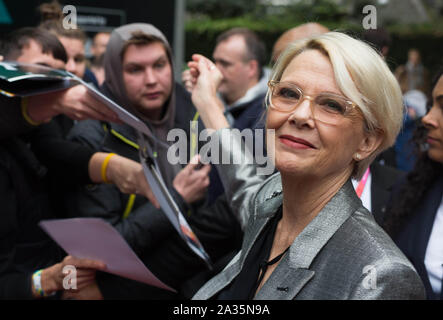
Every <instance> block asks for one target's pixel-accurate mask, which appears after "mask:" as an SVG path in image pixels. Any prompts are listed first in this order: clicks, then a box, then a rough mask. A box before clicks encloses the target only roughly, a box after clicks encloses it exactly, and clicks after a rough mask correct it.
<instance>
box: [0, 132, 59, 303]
mask: <svg viewBox="0 0 443 320" xmlns="http://www.w3.org/2000/svg"><path fill="white" fill-rule="evenodd" d="M45 173H46V170H45V168H44V166H42V165H41V163H39V161H38V160H37V159H36V157H35V155H34V154H33V153H32V151H31V150H30V149H29V148H28V147H27V145H26V144H25V143H24V142H23V141H22V140H20V139H18V138H11V139H9V140H8V141H2V142H1V143H0V199H1V203H2V222H1V223H0V298H1V299H31V298H32V291H31V276H32V273H34V272H35V271H37V270H39V269H43V268H46V267H49V266H51V265H53V264H55V263H57V262H59V261H60V260H61V257H62V255H61V252H60V250H59V249H58V247H57V246H56V244H55V243H54V242H53V241H52V240H51V239H49V237H48V236H47V235H46V234H45V233H44V232H43V230H42V229H41V228H40V227H39V226H38V222H39V221H41V220H44V219H50V218H52V217H53V215H52V210H51V207H50V204H49V197H48V192H47V185H46V181H45Z"/></svg>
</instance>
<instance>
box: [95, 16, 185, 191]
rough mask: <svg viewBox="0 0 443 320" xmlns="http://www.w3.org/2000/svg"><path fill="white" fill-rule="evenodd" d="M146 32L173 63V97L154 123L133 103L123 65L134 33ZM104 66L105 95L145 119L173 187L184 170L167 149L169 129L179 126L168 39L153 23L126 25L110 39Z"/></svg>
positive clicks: (150, 139)
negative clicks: (161, 43) (174, 163)
mask: <svg viewBox="0 0 443 320" xmlns="http://www.w3.org/2000/svg"><path fill="white" fill-rule="evenodd" d="M135 32H137V33H144V34H146V35H149V36H154V37H156V38H158V39H159V40H160V41H162V42H163V44H164V46H165V48H166V51H167V54H168V58H169V62H170V64H171V68H172V73H171V82H172V83H171V95H170V97H169V99H168V100H167V101H166V102H165V105H164V106H163V112H162V117H161V119H160V120H151V119H148V118H147V117H146V116H144V115H143V114H142V113H141V112H140V111H138V110H137V108H136V107H135V106H134V105H133V104H132V103H131V102H130V99H129V98H128V95H127V93H126V89H125V85H124V82H123V66H122V50H123V48H124V46H125V44H126V42H127V41H129V40H130V39H131V38H132V36H133V34H134V33H135ZM104 67H105V74H106V79H105V82H104V84H103V91H104V93H105V94H106V95H107V96H109V97H110V98H111V99H112V100H114V101H115V102H116V103H118V104H119V105H120V106H122V107H123V108H125V109H126V110H128V111H129V112H131V113H132V114H134V115H136V116H137V117H139V118H140V119H142V120H143V121H144V122H145V123H146V124H147V126H148V127H149V128H150V129H151V131H152V136H148V140H149V142H150V143H151V146H152V147H153V150H154V151H157V154H158V158H157V164H158V166H159V168H160V171H161V172H162V175H163V178H164V180H165V182H166V184H167V185H168V186H170V185H171V183H172V179H173V178H174V177H175V174H176V173H177V172H178V170H180V169H181V167H177V168H176V167H175V166H172V165H170V164H169V162H168V161H167V158H166V156H167V148H168V147H169V145H170V142H168V141H167V139H166V138H167V135H168V132H169V130H171V129H172V128H173V127H174V123H175V100H176V98H175V85H174V84H175V80H174V72H173V70H174V65H173V59H172V51H171V47H170V45H169V43H168V41H167V39H166V37H165V36H164V34H163V33H162V32H161V31H160V30H158V29H157V28H156V27H154V26H153V25H151V24H146V23H133V24H128V25H124V26H122V27H119V28H117V29H115V30H114V31H113V32H112V34H111V37H110V39H109V42H108V45H107V47H106V53H105V56H104Z"/></svg>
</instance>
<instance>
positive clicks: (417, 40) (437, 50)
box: [0, 0, 443, 70]
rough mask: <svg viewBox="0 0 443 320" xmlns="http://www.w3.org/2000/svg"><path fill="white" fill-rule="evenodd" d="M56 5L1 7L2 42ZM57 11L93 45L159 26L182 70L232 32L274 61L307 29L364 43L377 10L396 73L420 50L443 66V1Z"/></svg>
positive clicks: (228, 2) (148, 4)
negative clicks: (285, 41)
mask: <svg viewBox="0 0 443 320" xmlns="http://www.w3.org/2000/svg"><path fill="white" fill-rule="evenodd" d="M51 2H52V1H48V0H46V1H39V0H0V36H1V35H4V34H5V33H6V32H8V31H11V30H13V29H16V28H19V27H23V26H35V25H37V24H38V23H39V19H40V14H41V13H39V11H38V10H37V8H38V7H39V6H40V5H41V4H43V3H51ZM59 3H60V4H61V5H62V6H64V5H74V6H75V7H76V8H77V15H78V19H77V23H78V25H79V26H80V27H81V28H82V29H83V30H84V31H86V32H87V34H88V36H90V37H91V38H92V37H93V35H94V34H95V33H97V32H99V31H112V29H113V28H115V27H118V26H120V25H122V24H126V23H131V22H148V23H152V24H154V25H156V26H157V27H158V28H159V29H160V30H162V31H163V32H164V33H165V35H166V36H167V37H168V39H169V41H170V42H171V45H172V46H173V49H174V53H175V56H176V63H177V64H178V65H179V66H182V68H184V67H185V61H187V60H188V59H189V58H190V56H191V54H192V53H196V52H199V53H202V54H205V55H208V56H211V55H212V50H213V48H214V44H215V39H216V37H217V35H218V34H220V33H221V32H223V31H224V30H227V29H229V28H232V27H248V28H250V29H252V30H254V31H256V32H257V33H258V34H259V35H260V36H261V37H262V39H263V40H264V41H265V43H266V46H267V50H268V58H269V57H270V52H271V50H272V46H273V44H274V42H275V40H276V39H277V38H278V37H279V36H280V35H281V34H282V33H283V32H284V31H286V30H288V29H290V28H292V27H295V26H297V25H300V24H302V23H305V22H309V21H313V22H318V23H321V24H323V25H325V26H326V27H328V28H330V29H331V30H340V31H345V32H347V33H349V34H351V35H354V36H357V37H360V36H361V35H362V33H363V32H364V29H363V25H362V21H363V19H364V17H365V14H364V13H363V8H364V7H365V6H366V5H373V6H375V8H376V9H377V11H376V13H377V28H378V29H380V28H383V29H385V30H386V31H387V32H388V33H389V35H390V37H391V46H390V50H389V53H388V56H387V61H388V63H389V65H390V67H391V68H392V69H393V70H394V69H395V68H396V67H397V66H398V65H401V64H404V63H405V62H406V60H407V52H408V49H410V48H416V49H418V50H419V52H420V53H421V56H422V62H423V64H424V65H425V66H426V67H427V68H428V69H429V70H433V69H434V68H435V67H436V66H437V65H438V64H441V63H442V62H443V61H442V56H443V0H355V1H351V0H162V1H157V0H145V1H143V0H137V1H135V0H126V1H121V0H118V1H117V0H72V1H62V0H61V1H59ZM86 53H87V54H88V45H87V46H86ZM268 60H269V59H268ZM178 69H180V68H178Z"/></svg>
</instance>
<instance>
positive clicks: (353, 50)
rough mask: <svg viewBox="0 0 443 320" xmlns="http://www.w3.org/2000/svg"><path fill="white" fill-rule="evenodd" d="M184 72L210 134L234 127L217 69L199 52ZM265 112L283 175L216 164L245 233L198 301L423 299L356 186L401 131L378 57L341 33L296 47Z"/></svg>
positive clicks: (282, 62) (392, 90) (392, 88)
mask: <svg viewBox="0 0 443 320" xmlns="http://www.w3.org/2000/svg"><path fill="white" fill-rule="evenodd" d="M189 66H190V67H191V69H192V72H193V75H194V77H195V79H194V83H195V88H194V91H193V101H194V104H195V105H196V106H197V108H198V109H199V112H200V115H201V117H202V119H203V121H204V122H205V125H206V127H209V128H213V129H223V128H227V127H228V125H227V122H226V120H225V119H224V118H223V115H222V110H221V108H220V107H219V102H218V101H217V98H216V87H217V83H218V82H219V81H220V78H221V76H220V73H219V72H218V70H217V68H216V67H215V66H214V65H213V64H212V62H210V61H209V60H207V59H206V58H204V57H202V56H197V55H196V56H194V61H193V62H190V63H189ZM266 104H267V114H266V125H267V128H268V129H274V130H275V135H274V137H273V138H272V136H269V135H268V140H272V141H268V143H269V142H271V143H273V144H274V148H275V154H274V159H275V167H276V168H277V169H278V171H279V172H278V173H276V174H275V175H273V176H271V177H270V178H269V179H267V180H266V181H264V182H263V183H260V180H261V179H259V178H257V176H256V175H255V173H254V172H253V171H252V170H251V166H247V165H240V166H227V165H224V166H221V167H219V168H218V169H219V170H220V171H221V172H222V176H223V179H224V183H225V189H230V190H231V192H232V201H233V202H232V206H233V207H234V208H236V210H237V211H238V212H237V213H238V217H239V219H240V221H242V222H243V225H245V236H244V241H243V246H242V250H241V251H240V252H239V253H238V254H237V255H236V256H235V257H234V258H233V260H232V261H231V262H230V263H229V264H228V266H227V267H226V268H225V269H224V270H223V271H222V272H221V273H220V274H218V275H217V276H216V277H214V278H213V279H211V280H210V281H209V282H208V283H206V284H205V285H204V286H203V287H202V288H201V289H200V290H199V291H198V292H197V294H196V295H195V296H194V298H195V299H210V298H218V299H423V298H424V297H425V295H424V288H423V285H422V282H421V280H420V278H419V277H418V275H417V273H416V271H415V270H414V268H413V266H412V265H411V263H410V262H409V261H408V260H407V259H406V257H405V256H404V255H403V254H402V253H401V252H400V250H399V249H398V248H397V247H396V246H395V245H394V243H393V242H392V240H391V239H390V238H389V236H388V235H387V234H386V233H385V232H384V231H383V230H382V229H381V228H380V227H379V226H378V225H377V223H376V222H375V221H374V218H373V217H372V215H371V213H370V212H368V211H367V210H366V209H365V208H364V207H363V206H362V204H361V201H360V200H359V198H358V197H357V195H356V194H355V191H354V188H353V186H352V183H351V178H353V177H355V178H360V177H361V176H362V174H363V173H364V171H365V170H366V168H367V167H368V165H369V164H370V163H371V161H372V160H373V159H374V158H375V157H376V156H377V154H379V153H380V152H381V151H383V150H384V149H386V148H387V147H389V146H390V145H392V144H393V143H394V141H395V137H396V136H397V134H398V132H399V130H400V127H401V123H402V115H403V106H402V100H401V91H400V88H399V86H398V84H397V82H396V80H395V78H394V76H393V75H392V73H391V72H390V71H389V69H388V67H387V66H386V64H385V63H384V62H383V60H382V58H381V57H380V56H379V55H378V54H377V53H376V52H375V51H374V50H372V49H371V48H370V47H369V46H368V45H366V44H365V43H363V42H361V41H359V40H355V39H353V38H351V37H349V36H347V35H345V34H341V33H337V32H330V33H327V34H324V35H320V36H315V37H312V38H308V39H303V40H300V41H297V42H294V43H293V44H291V45H290V46H289V47H288V48H287V49H286V51H285V52H284V53H283V54H282V55H281V57H280V58H279V60H278V62H277V63H276V65H275V67H274V70H273V73H272V76H271V80H270V82H269V90H268V94H267V99H266ZM222 131H223V130H218V131H217V132H216V133H215V135H220V134H221V132H222ZM239 145H240V142H239V141H237V144H234V146H239ZM228 147H229V146H223V148H224V150H225V151H226V150H228ZM234 148H235V147H234ZM228 151H229V152H231V153H236V152H237V153H238V152H240V151H239V150H236V149H235V150H233V149H232V148H231V149H230V150H228Z"/></svg>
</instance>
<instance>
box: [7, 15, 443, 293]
mask: <svg viewBox="0 0 443 320" xmlns="http://www.w3.org/2000/svg"><path fill="white" fill-rule="evenodd" d="M60 17H61V15H57V14H55V15H49V16H48V15H46V16H45V19H44V20H45V21H42V23H41V24H40V25H39V26H35V27H26V28H21V29H18V30H15V31H13V32H12V33H11V34H10V35H8V36H7V37H5V39H4V40H3V41H2V43H1V48H0V55H1V56H2V57H3V60H4V61H16V62H21V63H32V64H40V65H44V66H48V67H52V68H55V69H65V70H67V71H69V72H71V73H73V74H75V75H76V76H77V77H79V78H82V79H83V80H84V81H86V82H87V83H89V84H91V85H93V86H95V87H96V88H97V89H99V90H100V91H101V92H102V93H103V94H104V95H106V96H107V97H108V98H110V99H112V100H113V101H114V102H116V103H117V104H119V105H120V106H122V107H124V108H125V109H126V110H127V111H128V112H130V113H132V114H133V115H135V116H136V117H138V118H139V119H141V120H142V121H143V122H144V123H145V124H147V126H148V127H149V129H150V131H151V135H150V136H147V137H146V138H147V140H148V141H149V143H150V144H151V145H152V146H153V149H154V154H155V163H156V166H157V169H158V170H159V172H160V173H161V176H162V178H163V180H164V182H165V186H166V188H167V189H168V190H169V192H170V193H171V195H172V196H173V198H174V200H175V202H176V203H177V205H178V207H179V209H180V210H181V212H183V213H184V216H185V217H186V220H187V222H188V224H189V225H190V226H191V228H192V230H193V231H194V233H195V235H196V236H197V238H198V239H199V240H200V242H201V243H202V245H203V247H204V249H205V251H206V252H207V253H208V255H209V257H210V260H211V262H212V268H210V269H209V268H207V265H206V264H205V262H204V261H203V260H202V259H201V258H200V257H199V256H197V255H196V254H195V253H194V252H193V251H192V250H191V249H190V248H189V247H188V245H187V244H186V242H185V241H184V240H183V238H182V237H181V236H180V235H179V233H178V232H177V231H176V230H175V229H174V226H173V225H172V224H171V222H170V221H169V220H168V218H167V216H166V215H165V214H164V213H163V212H162V208H161V207H160V205H159V201H158V200H157V199H156V198H155V196H154V194H153V192H152V190H151V186H150V185H149V183H148V182H147V180H146V179H145V175H144V172H143V167H142V165H141V164H140V159H139V148H140V146H139V145H138V133H137V131H136V130H135V129H134V128H133V127H132V126H130V125H128V124H126V123H124V122H122V121H121V120H120V119H119V117H118V116H117V114H115V113H114V112H113V111H112V110H110V109H108V107H107V106H106V105H105V104H103V103H102V102H100V101H98V100H97V99H96V98H94V97H93V96H92V95H90V93H88V90H87V88H85V87H84V86H82V85H77V86H74V87H71V88H69V89H65V90H60V91H55V92H49V93H44V94H39V95H31V96H27V97H8V96H5V95H0V104H1V110H2V111H1V115H0V176H1V178H0V198H1V199H2V203H3V206H2V210H1V211H2V216H3V222H2V224H0V298H1V299H79V300H81V299H86V300H90V299H191V298H193V299H221V300H226V299H227V300H237V299H238V300H248V299H271V300H274V299H321V300H324V299H426V298H427V299H442V298H443V290H442V282H443V267H442V266H443V251H442V250H441V243H442V239H443V202H442V199H443V198H442V195H443V170H442V164H443V73H442V72H443V69H442V70H440V71H439V72H438V73H437V74H436V75H435V78H434V80H433V81H431V79H430V78H429V75H428V71H427V70H426V68H425V67H424V66H423V65H422V63H421V62H420V61H421V60H420V54H419V52H418V51H417V50H416V49H413V50H410V51H409V52H408V58H409V60H408V62H407V63H406V64H405V66H400V67H398V68H397V70H396V71H395V72H392V71H391V70H390V69H389V67H388V65H387V63H386V57H387V56H388V52H389V46H390V41H389V37H388V36H387V35H386V33H384V31H382V30H377V31H371V32H367V33H366V34H364V36H363V37H362V39H357V38H353V37H351V36H348V35H346V34H344V33H340V32H333V31H332V32H331V31H330V30H328V29H327V28H326V27H324V26H322V25H319V24H317V23H307V24H303V25H300V26H297V27H295V28H293V29H291V30H288V31H287V32H285V33H284V34H282V36H281V37H280V38H279V39H278V40H277V41H276V42H275V45H274V48H273V50H272V58H271V61H267V60H266V59H267V58H266V56H267V54H266V53H267V51H266V47H265V45H264V43H263V41H262V40H261V39H260V37H259V35H257V34H256V33H255V32H253V31H251V30H249V29H247V28H233V29H230V30H227V31H225V32H223V33H222V34H220V35H219V36H218V38H217V39H216V44H215V47H214V50H213V54H212V57H205V56H203V55H200V54H198V53H196V54H194V55H193V56H192V61H189V62H188V68H187V70H186V71H184V72H183V74H182V78H181V79H175V78H174V74H175V73H174V69H175V68H179V67H180V66H175V65H174V64H173V58H172V57H173V52H172V49H171V46H170V45H169V43H168V40H167V39H166V37H165V35H164V34H163V33H162V32H161V31H160V30H159V29H158V28H157V27H155V26H153V25H151V24H147V23H132V24H128V25H123V26H121V27H118V28H116V29H115V30H113V31H112V32H111V33H107V32H99V33H97V34H96V35H94V37H93V44H92V46H91V54H92V57H91V59H90V61H88V59H87V55H86V53H85V52H86V51H85V50H86V49H85V43H86V40H87V36H86V34H85V33H84V32H83V31H81V30H80V29H75V30H71V29H69V30H67V29H64V28H63V27H62V23H61V20H60ZM0 89H1V88H0ZM195 122H198V130H197V132H195V130H194V129H195V128H193V127H192V123H195ZM173 129H182V130H183V131H184V132H186V137H187V139H188V146H191V149H193V150H191V152H189V154H188V159H187V164H186V165H181V164H179V163H177V164H172V163H171V162H170V161H168V150H169V149H170V147H171V145H172V144H173V143H174V141H170V140H169V139H168V133H169V132H170V131H171V130H173ZM205 129H211V130H212V131H211V132H212V133H211V141H213V140H214V141H218V142H219V146H218V147H219V148H220V151H221V152H220V155H221V154H223V157H225V155H229V156H230V157H235V156H236V155H239V154H241V155H243V156H244V161H243V162H241V163H231V164H226V163H225V162H222V161H219V162H217V163H215V162H214V163H209V164H205V163H202V161H201V156H200V155H198V153H199V150H201V147H202V143H203V142H201V141H200V140H199V139H197V138H196V134H197V135H199V134H200V132H202V131H203V130H205ZM234 129H237V130H240V131H242V130H244V129H251V130H262V129H266V136H265V137H263V139H264V140H263V141H254V146H263V145H266V146H267V150H266V151H267V153H268V157H269V158H270V159H272V161H273V163H274V165H275V170H274V172H273V173H272V174H269V175H259V174H257V167H258V165H257V161H255V159H253V158H254V153H253V152H247V150H246V149H245V146H244V144H245V141H244V140H242V139H241V137H240V138H239V136H237V135H235V134H233V132H234V131H235V130H234ZM270 132H272V134H270ZM223 135H225V136H226V135H227V136H229V137H230V139H228V140H227V141H228V142H229V143H227V142H226V140H225V139H222V136H223ZM254 137H255V136H254ZM254 139H257V138H254ZM413 151H414V152H413ZM249 158H250V159H249ZM211 159H213V157H212V158H211ZM76 217H95V218H101V219H103V220H105V221H106V222H109V223H110V224H111V225H112V226H113V227H114V228H115V229H116V230H117V231H118V232H119V233H120V235H121V236H122V237H123V238H124V239H125V240H126V242H127V243H128V244H129V246H130V247H131V249H132V250H133V251H134V252H135V253H136V254H137V256H138V257H139V258H140V260H141V261H142V262H143V263H144V264H145V265H146V266H147V267H148V269H149V270H150V271H151V272H152V273H153V274H154V275H155V276H156V277H157V278H159V279H160V280H161V281H162V282H163V283H165V284H166V285H168V286H169V287H171V288H174V289H175V290H176V292H172V291H167V290H164V289H160V288H157V287H154V286H150V285H147V284H144V283H141V282H137V281H135V280H130V279H127V278H124V277H121V276H117V275H115V274H110V273H108V272H106V265H105V264H104V263H103V262H101V261H95V260H91V259H81V258H79V257H74V256H69V255H66V253H65V252H64V251H63V250H62V249H61V248H60V247H59V246H58V245H57V244H56V243H55V242H54V241H53V240H52V239H51V238H49V236H48V235H47V234H46V233H45V232H44V231H43V230H42V229H41V228H40V227H39V222H40V221H42V220H47V219H63V218H76ZM68 265H69V266H74V267H75V268H76V269H77V273H76V275H77V278H78V280H77V289H75V290H73V289H70V288H66V286H63V279H64V277H65V274H64V273H63V268H64V267H65V266H68ZM369 278H371V279H373V281H372V282H371V281H369V282H368V279H369Z"/></svg>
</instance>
